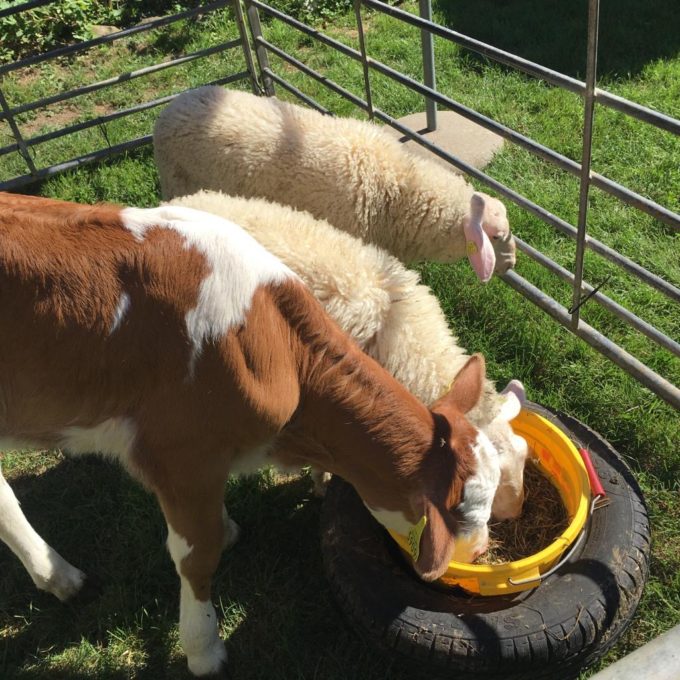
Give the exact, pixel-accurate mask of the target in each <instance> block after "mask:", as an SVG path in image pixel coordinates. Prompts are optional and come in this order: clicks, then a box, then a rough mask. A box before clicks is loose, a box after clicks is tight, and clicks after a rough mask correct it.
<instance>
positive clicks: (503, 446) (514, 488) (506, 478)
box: [484, 380, 528, 520]
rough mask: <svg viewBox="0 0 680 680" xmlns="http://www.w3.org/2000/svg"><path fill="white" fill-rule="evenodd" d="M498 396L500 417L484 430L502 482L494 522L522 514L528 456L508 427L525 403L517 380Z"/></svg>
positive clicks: (521, 439)
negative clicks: (493, 449) (525, 465)
mask: <svg viewBox="0 0 680 680" xmlns="http://www.w3.org/2000/svg"><path fill="white" fill-rule="evenodd" d="M501 395H502V398H503V404H502V406H501V410H500V412H499V414H498V415H497V416H496V417H495V418H494V420H493V421H491V423H490V424H489V425H487V426H486V427H485V428H484V431H485V432H486V434H487V436H488V437H489V439H490V440H491V443H492V444H493V446H494V447H495V448H496V450H497V451H498V456H499V459H500V468H501V479H500V483H499V484H498V488H497V489H496V495H495V496H494V499H493V505H492V507H491V514H492V516H493V517H494V519H497V520H503V519H514V518H516V517H519V515H520V514H521V512H522V504H523V503H524V464H525V463H526V459H527V453H528V447H527V443H526V440H525V439H524V438H523V437H520V436H519V435H516V434H515V433H514V432H513V430H512V427H510V421H511V420H512V419H513V418H515V417H517V415H518V414H519V412H520V409H521V408H522V404H523V403H524V399H525V396H524V386H523V385H522V383H521V382H519V380H512V381H511V382H510V383H509V384H508V386H507V387H506V388H505V390H503V392H502V393H501Z"/></svg>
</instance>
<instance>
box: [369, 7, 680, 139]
mask: <svg viewBox="0 0 680 680" xmlns="http://www.w3.org/2000/svg"><path fill="white" fill-rule="evenodd" d="M362 2H363V4H364V5H366V6H367V7H371V8H373V9H375V10H377V11H378V12H382V13H383V14H387V15H389V16H392V17H395V18H397V19H400V20H402V21H404V22H406V23H408V24H411V25H412V26H416V27H418V28H420V29H421V30H422V29H428V30H429V31H430V32H431V33H432V34H433V35H437V36H440V37H442V38H445V39H446V40H449V41H451V42H453V43H456V44H457V45H460V46H461V47H465V48H466V49H469V50H472V51H474V52H477V53H478V54H482V55H484V56H485V57H489V58H490V59H493V60H494V61H497V62H499V63H501V64H505V65H506V66H511V67H513V68H516V69H517V70H518V71H522V72H523V73H527V74H528V75H531V76H534V77H535V78H540V79H541V80H545V81H546V82H549V83H551V84H552V85H557V86H559V87H562V88H564V89H565V90H569V91H570V92H575V93H577V94H583V93H584V92H585V87H586V84H585V83H584V82H583V81H581V80H578V79H576V78H571V77H570V76H566V75H564V74H563V73H560V72H559V71H553V70H552V69H549V68H546V67H545V66H541V65H540V64H537V63H535V62H532V61H529V60H527V59H522V57H518V56H517V55H515V54H511V53H510V52H506V51H505V50H501V49H499V48H497V47H494V46H493V45H489V44H488V43H484V42H481V41H480V40H475V39H474V38H470V37H469V36H467V35H463V34H462V33H458V32H457V31H453V30H451V29H450V28H446V27H445V26H441V25H439V24H436V23H433V22H432V21H427V20H425V19H423V18H421V17H418V16H416V15H415V14H411V13H410V12H406V11H404V10H402V9H400V8H399V7H396V6H393V5H388V4H386V3H384V2H379V1H378V0H362ZM596 99H597V101H598V103H601V104H604V105H605V106H610V107H611V108H615V109H617V110H619V111H622V112H623V113H626V114H628V115H629V116H632V117H633V118H638V119H639V120H643V121H645V122H646V123H649V124H651V125H655V126H656V127H659V128H662V129H664V130H668V131H669V132H673V133H674V134H680V121H678V120H676V119H674V118H671V117H670V116H667V115H665V114H663V113H660V112H658V111H654V110H653V109H650V108H647V107H645V106H641V105H639V104H634V103H633V102H630V101H628V100H627V99H624V98H623V97H618V96H617V95H615V94H611V93H609V92H606V91H604V90H597V93H596Z"/></svg>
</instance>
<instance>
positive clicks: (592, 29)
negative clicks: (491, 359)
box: [569, 0, 600, 329]
mask: <svg viewBox="0 0 680 680" xmlns="http://www.w3.org/2000/svg"><path fill="white" fill-rule="evenodd" d="M599 19H600V0H589V2H588V47H587V49H588V55H587V61H586V88H585V92H584V100H585V104H584V113H583V154H582V157H581V186H580V193H579V206H578V225H577V233H576V263H575V267H574V290H573V297H572V303H571V309H570V310H569V311H570V313H571V327H572V328H574V329H576V328H578V325H579V320H580V306H581V284H582V282H583V256H584V253H585V248H586V227H587V221H588V192H589V190H590V161H591V157H592V148H593V114H594V111H595V82H596V80H597V37H598V33H599V26H598V24H599Z"/></svg>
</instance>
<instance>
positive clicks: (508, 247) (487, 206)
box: [481, 194, 516, 274]
mask: <svg viewBox="0 0 680 680" xmlns="http://www.w3.org/2000/svg"><path fill="white" fill-rule="evenodd" d="M481 195H482V196H483V197H484V214H483V217H482V228H483V229H484V232H485V233H486V235H487V236H488V237H489V239H490V240H491V245H492V246H493V250H494V253H495V254H496V264H495V266H494V272H495V273H496V274H503V273H504V272H506V271H508V269H512V268H513V267H514V266H515V261H516V257H515V239H514V237H513V235H512V233H511V232H510V223H509V222H508V213H507V211H506V209H505V206H504V205H503V203H501V202H500V201H499V200H498V199H497V198H494V197H493V196H488V195H487V194H481Z"/></svg>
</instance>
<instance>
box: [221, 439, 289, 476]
mask: <svg viewBox="0 0 680 680" xmlns="http://www.w3.org/2000/svg"><path fill="white" fill-rule="evenodd" d="M271 451H272V445H271V443H268V444H262V445H261V446H258V447H257V448H255V449H251V450H250V451H247V452H245V453H242V454H240V455H239V456H237V457H236V458H234V460H233V461H232V463H231V466H230V468H229V474H230V475H232V476H233V477H248V476H249V475H254V474H255V473H256V472H257V471H258V470H261V469H262V468H263V467H267V466H269V465H274V463H273V461H272V460H271V457H270V454H271ZM277 467H280V466H279V465H278V464H277Z"/></svg>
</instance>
